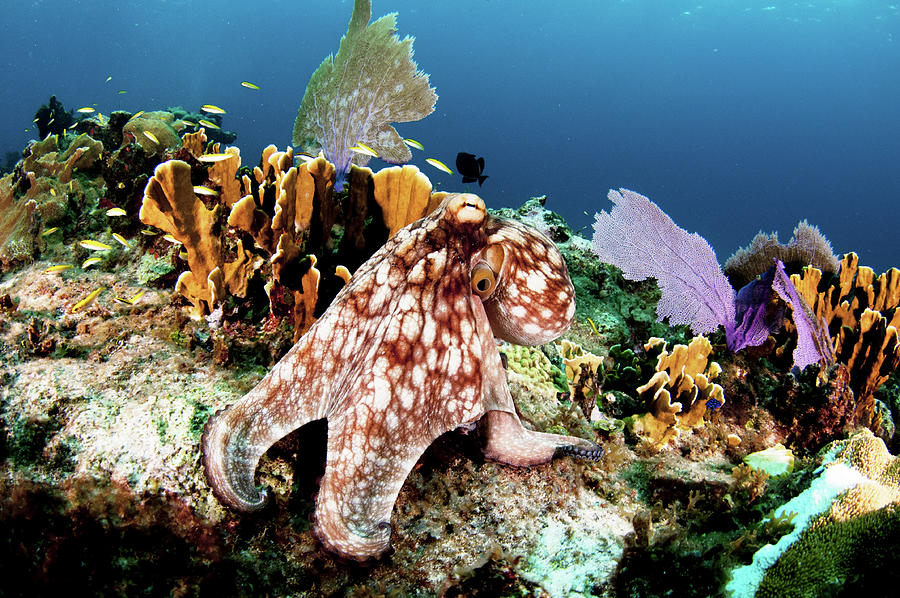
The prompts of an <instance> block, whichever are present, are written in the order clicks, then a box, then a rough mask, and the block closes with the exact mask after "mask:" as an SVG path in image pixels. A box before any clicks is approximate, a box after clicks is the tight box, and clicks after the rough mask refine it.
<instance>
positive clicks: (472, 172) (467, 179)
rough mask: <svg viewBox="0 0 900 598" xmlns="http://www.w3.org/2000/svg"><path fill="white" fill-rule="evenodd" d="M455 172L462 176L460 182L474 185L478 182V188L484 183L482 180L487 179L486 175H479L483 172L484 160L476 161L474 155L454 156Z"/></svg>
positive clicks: (462, 154)
mask: <svg viewBox="0 0 900 598" xmlns="http://www.w3.org/2000/svg"><path fill="white" fill-rule="evenodd" d="M456 171H457V172H459V174H461V175H462V178H463V179H462V182H464V183H474V182H475V181H478V186H479V187H480V186H481V183H483V182H484V179H486V178H487V175H484V174H481V173H482V172H484V158H478V159H476V158H475V154H467V153H466V152H459V153H458V154H456Z"/></svg>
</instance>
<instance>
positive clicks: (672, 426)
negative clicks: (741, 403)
mask: <svg viewBox="0 0 900 598" xmlns="http://www.w3.org/2000/svg"><path fill="white" fill-rule="evenodd" d="M659 347H661V349H662V352H661V353H660V355H659V359H658V360H657V364H656V373H655V374H653V376H652V377H651V378H650V380H649V381H648V382H647V383H646V384H644V385H643V386H640V387H639V388H638V389H637V392H638V394H639V395H640V396H641V397H642V398H644V399H645V400H646V401H647V403H648V406H649V407H650V410H649V411H648V412H647V413H645V414H643V415H639V416H636V417H635V418H634V419H633V420H632V422H631V423H632V430H633V431H634V432H635V433H636V434H639V435H641V436H644V437H646V438H647V439H648V440H650V441H651V442H652V443H653V444H656V445H658V446H662V445H665V444H667V443H668V442H669V441H670V440H672V439H674V438H676V437H677V436H678V435H679V434H680V433H681V431H682V430H690V429H691V428H696V427H697V426H699V425H701V424H702V423H703V416H704V415H705V414H706V410H707V406H708V405H712V406H715V407H719V406H721V405H722V404H723V403H724V402H725V398H724V396H723V391H722V387H721V386H719V385H718V384H715V383H713V382H711V380H712V379H713V378H715V377H716V376H718V375H719V374H720V373H721V372H722V368H721V367H720V366H719V364H718V363H716V362H714V361H713V362H710V361H708V359H709V354H710V353H712V345H711V344H710V342H709V340H708V339H707V338H706V337H704V336H697V337H694V338H693V340H691V342H690V344H689V345H675V347H674V348H673V349H672V352H671V353H669V352H668V351H667V350H666V342H665V341H664V340H662V339H660V338H652V339H650V341H649V342H648V343H647V344H646V345H644V349H645V350H647V351H649V350H651V349H653V348H659Z"/></svg>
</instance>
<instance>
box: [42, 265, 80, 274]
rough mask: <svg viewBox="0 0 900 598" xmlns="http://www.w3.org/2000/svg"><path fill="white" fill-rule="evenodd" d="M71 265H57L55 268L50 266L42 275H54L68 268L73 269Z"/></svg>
mask: <svg viewBox="0 0 900 598" xmlns="http://www.w3.org/2000/svg"><path fill="white" fill-rule="evenodd" d="M74 267H75V266H73V265H72V264H57V265H55V266H50V267H49V268H47V269H46V270H44V274H56V273H58V272H62V271H63V270H68V269H69V268H74Z"/></svg>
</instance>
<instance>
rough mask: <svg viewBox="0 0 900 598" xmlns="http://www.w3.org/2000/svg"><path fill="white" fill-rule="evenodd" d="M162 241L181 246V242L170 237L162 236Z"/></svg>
mask: <svg viewBox="0 0 900 598" xmlns="http://www.w3.org/2000/svg"><path fill="white" fill-rule="evenodd" d="M163 239H165V240H166V241H168V242H169V243H174V244H175V245H181V241H179V240H178V239H176V238H175V237H173V236H172V235H163Z"/></svg>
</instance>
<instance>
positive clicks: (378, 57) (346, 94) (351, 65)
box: [293, 0, 437, 191]
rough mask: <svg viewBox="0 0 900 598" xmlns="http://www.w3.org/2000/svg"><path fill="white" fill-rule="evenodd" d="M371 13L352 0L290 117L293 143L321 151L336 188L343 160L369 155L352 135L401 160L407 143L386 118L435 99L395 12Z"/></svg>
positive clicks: (418, 113)
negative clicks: (343, 25)
mask: <svg viewBox="0 0 900 598" xmlns="http://www.w3.org/2000/svg"><path fill="white" fill-rule="evenodd" d="M371 16H372V6H371V2H370V0H356V1H355V3H354V6H353V16H352V17H351V19H350V24H349V25H348V27H347V33H346V34H345V35H344V37H342V38H341V45H340V47H339V48H338V52H337V54H336V55H329V56H328V57H327V58H325V60H323V61H322V64H320V65H319V68H317V69H316V71H315V72H314V73H313V74H312V76H311V77H310V79H309V84H308V85H307V87H306V92H305V93H304V94H303V101H302V102H301V103H300V109H299V110H298V111H297V119H296V120H295V121H294V133H293V142H294V145H296V146H297V147H298V148H300V149H302V150H304V151H306V152H309V153H311V154H312V155H316V154H317V153H318V152H319V151H323V152H324V153H325V157H326V158H327V159H328V160H329V161H330V162H332V163H333V164H334V165H335V168H336V169H337V176H336V178H335V190H336V191H340V190H342V189H343V186H344V180H345V177H346V175H347V174H348V173H349V172H350V165H351V164H356V165H359V166H364V165H365V164H367V163H368V161H369V156H367V155H365V154H362V153H354V152H353V151H351V150H350V148H351V147H354V146H356V144H357V143H360V142H362V143H364V144H367V145H368V146H371V147H372V148H373V149H374V150H375V151H376V152H377V153H378V157H380V158H381V159H383V160H386V161H387V162H391V163H395V164H397V163H403V162H408V161H409V160H410V158H411V157H412V155H411V154H410V151H409V148H408V147H407V146H406V144H405V143H404V142H403V139H402V138H401V137H400V135H399V134H398V133H397V131H396V130H394V128H393V127H391V126H390V123H392V122H409V121H414V120H419V119H421V118H424V117H425V116H427V115H429V114H431V112H433V111H434V104H435V102H437V95H436V94H435V93H434V89H433V88H431V87H429V86H428V75H426V74H425V73H423V72H422V71H420V70H418V67H417V65H416V63H415V62H413V59H412V55H413V50H412V43H413V38H411V37H406V38H404V39H403V40H402V41H401V40H400V38H399V37H397V35H396V34H395V32H396V30H397V19H396V14H389V15H386V16H383V17H381V18H380V19H378V20H376V21H375V22H373V23H369V19H370V18H371Z"/></svg>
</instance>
